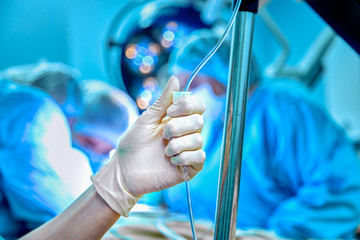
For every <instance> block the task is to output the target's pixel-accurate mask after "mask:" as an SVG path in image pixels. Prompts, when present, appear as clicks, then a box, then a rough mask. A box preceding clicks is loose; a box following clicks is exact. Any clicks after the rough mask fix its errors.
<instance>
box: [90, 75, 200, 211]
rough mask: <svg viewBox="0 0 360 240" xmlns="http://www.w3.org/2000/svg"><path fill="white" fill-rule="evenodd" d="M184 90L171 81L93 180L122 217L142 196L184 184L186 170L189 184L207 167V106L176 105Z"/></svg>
mask: <svg viewBox="0 0 360 240" xmlns="http://www.w3.org/2000/svg"><path fill="white" fill-rule="evenodd" d="M179 89H180V84H179V80H178V79H177V78H176V77H171V78H170V80H169V82H168V84H167V86H166V88H165V90H164V92H163V94H162V95H161V97H160V98H159V99H158V100H157V101H156V102H155V103H154V104H153V106H151V107H149V108H148V109H147V110H146V111H145V112H144V113H143V114H142V115H141V116H140V117H139V118H138V119H137V121H136V122H135V123H134V125H133V126H132V128H131V129H130V130H129V131H128V132H127V133H126V135H125V136H124V137H123V138H122V139H121V141H120V144H119V146H118V148H117V151H116V153H115V154H114V156H113V158H112V160H111V161H110V163H109V164H107V165H105V166H104V167H103V168H102V169H101V170H100V172H99V173H98V174H96V175H95V176H93V177H92V182H93V184H94V187H95V189H96V191H97V192H98V194H99V195H100V196H101V197H102V198H103V199H104V200H105V201H106V202H107V203H108V204H109V206H110V207H111V208H112V209H113V210H115V211H116V212H118V213H119V214H120V215H122V216H128V212H129V211H130V209H131V208H132V207H133V205H135V203H136V202H137V200H138V199H139V198H140V197H141V196H142V195H144V194H146V193H150V192H155V191H160V190H163V189H165V188H169V187H172V186H175V185H177V184H179V183H181V182H183V181H185V179H184V176H183V174H182V171H181V167H182V166H187V168H188V174H189V177H190V178H193V177H194V176H195V175H196V174H197V173H198V172H199V171H200V170H201V169H202V167H203V164H204V161H205V153H204V151H203V150H201V147H202V137H201V135H200V132H201V130H202V127H203V118H202V116H201V114H202V113H203V112H204V110H205V106H204V104H203V103H202V102H201V101H199V100H198V99H197V98H195V97H191V96H185V97H184V98H181V99H179V100H177V101H176V102H175V103H173V104H172V92H175V91H179Z"/></svg>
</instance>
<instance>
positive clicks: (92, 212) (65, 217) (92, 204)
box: [20, 186, 120, 240]
mask: <svg viewBox="0 0 360 240" xmlns="http://www.w3.org/2000/svg"><path fill="white" fill-rule="evenodd" d="M119 218H120V215H119V214H118V213H116V212H115V211H114V210H112V209H111V208H110V207H109V205H108V204H107V203H106V202H105V201H104V200H103V199H102V198H101V197H100V196H99V195H98V193H97V192H96V191H95V188H94V187H93V186H90V187H89V188H88V190H87V191H86V192H84V193H83V194H82V195H81V196H80V197H79V198H78V199H77V200H76V201H75V202H74V203H73V204H72V205H71V206H70V207H68V208H67V209H66V210H65V211H64V212H63V213H61V214H60V215H58V216H56V217H55V218H53V219H52V220H50V221H49V222H47V223H45V224H44V225H42V226H41V227H39V228H37V229H36V230H34V231H32V232H30V233H28V234H27V235H25V236H23V237H22V238H20V239H21V240H33V239H52V240H57V239H59V240H60V239H77V240H85V239H86V240H88V239H100V238H101V237H102V236H103V235H104V234H105V233H106V232H107V231H108V230H109V228H110V227H111V226H112V225H113V224H114V223H115V222H116V221H117V220H118V219H119ZM84 229H86V230H85V231H84Z"/></svg>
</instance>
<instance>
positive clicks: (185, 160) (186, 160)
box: [171, 149, 206, 171]
mask: <svg viewBox="0 0 360 240" xmlns="http://www.w3.org/2000/svg"><path fill="white" fill-rule="evenodd" d="M205 158H206V155H205V152H204V151H203V150H201V149H199V150H196V151H185V152H182V153H180V154H179V155H176V156H174V157H172V158H171V163H172V164H174V165H180V166H191V167H192V168H193V169H194V170H195V171H200V170H201V169H202V168H203V165H204V162H205Z"/></svg>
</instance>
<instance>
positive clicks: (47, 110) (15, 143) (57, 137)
mask: <svg viewBox="0 0 360 240" xmlns="http://www.w3.org/2000/svg"><path fill="white" fill-rule="evenodd" d="M90 175H91V170H90V166H89V163H88V160H87V158H86V157H85V156H84V155H83V154H82V153H80V152H79V151H77V150H75V149H73V148H72V147H71V138H70V131H69V126H68V124H67V121H66V118H65V116H64V114H63V113H62V111H61V109H60V107H59V106H58V105H57V104H56V103H55V102H54V101H53V100H52V99H50V97H49V96H48V95H46V94H45V93H44V92H42V91H40V90H36V89H35V88H32V87H24V86H18V85H16V84H13V83H11V82H9V81H6V80H0V235H2V236H3V237H5V238H15V237H18V236H21V235H22V234H24V233H25V232H27V231H28V230H31V229H33V228H36V227H38V226H39V225H41V224H42V223H44V222H46V221H48V220H50V219H51V218H53V217H54V216H56V215H57V214H58V213H60V212H61V211H63V210H64V209H65V208H66V207H67V206H69V205H70V204H71V203H72V202H73V201H74V200H75V199H76V198H77V197H78V196H79V195H80V194H81V193H82V192H83V191H84V190H86V188H87V187H88V186H90V184H91V182H90Z"/></svg>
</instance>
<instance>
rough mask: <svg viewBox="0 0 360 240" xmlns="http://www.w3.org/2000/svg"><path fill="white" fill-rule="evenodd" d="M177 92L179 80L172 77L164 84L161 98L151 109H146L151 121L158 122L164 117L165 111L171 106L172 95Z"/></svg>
mask: <svg viewBox="0 0 360 240" xmlns="http://www.w3.org/2000/svg"><path fill="white" fill-rule="evenodd" d="M179 90H180V82H179V79H178V78H177V77H175V76H172V77H171V78H170V79H169V81H168V83H167V84H166V87H165V89H164V91H163V93H162V94H161V96H160V97H159V98H158V100H156V102H155V103H154V104H153V105H152V106H151V107H149V108H148V110H147V112H148V113H147V115H148V116H150V117H151V118H152V120H153V121H155V122H160V121H161V120H162V119H163V118H164V117H165V116H166V111H167V109H168V107H169V106H170V105H171V102H172V93H173V92H178V91H179Z"/></svg>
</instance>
